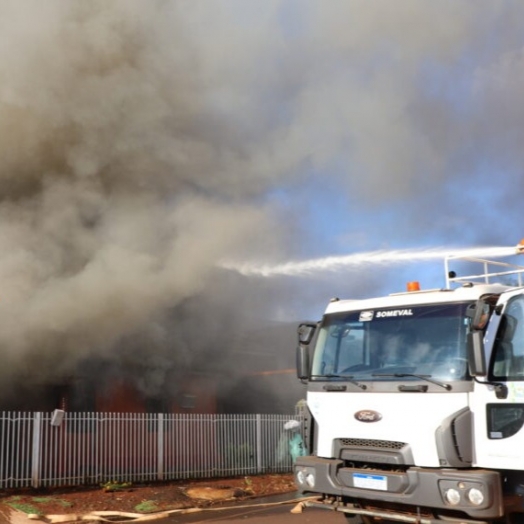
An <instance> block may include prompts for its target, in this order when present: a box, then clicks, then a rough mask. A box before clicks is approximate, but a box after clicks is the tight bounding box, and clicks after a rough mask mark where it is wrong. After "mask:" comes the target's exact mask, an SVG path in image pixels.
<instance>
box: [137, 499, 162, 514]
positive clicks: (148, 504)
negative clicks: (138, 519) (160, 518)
mask: <svg viewBox="0 0 524 524" xmlns="http://www.w3.org/2000/svg"><path fill="white" fill-rule="evenodd" d="M157 510H158V506H157V505H156V502H155V501H154V500H144V502H141V503H140V504H137V505H136V506H135V511H138V512H139V513H151V512H153V511H157Z"/></svg>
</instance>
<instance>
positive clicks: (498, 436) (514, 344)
mask: <svg viewBox="0 0 524 524" xmlns="http://www.w3.org/2000/svg"><path fill="white" fill-rule="evenodd" d="M494 315H500V318H499V319H496V323H498V326H497V329H496V332H495V333H494V334H493V333H492V334H491V336H492V337H493V342H492V344H491V343H490V341H489V340H488V339H489V337H486V343H487V345H486V347H487V349H488V358H489V365H488V377H487V379H479V381H477V382H476V384H475V389H474V392H473V393H472V394H471V408H472V410H473V412H474V427H475V439H474V440H475V443H476V444H475V448H476V449H475V451H476V453H475V465H476V466H479V467H484V468H494V469H508V470H524V453H523V452H522V449H523V448H524V293H523V292H522V290H520V291H514V292H510V293H506V294H503V295H502V296H501V297H500V299H499V304H498V306H497V312H496V313H494ZM490 347H491V348H492V351H489V349H490Z"/></svg>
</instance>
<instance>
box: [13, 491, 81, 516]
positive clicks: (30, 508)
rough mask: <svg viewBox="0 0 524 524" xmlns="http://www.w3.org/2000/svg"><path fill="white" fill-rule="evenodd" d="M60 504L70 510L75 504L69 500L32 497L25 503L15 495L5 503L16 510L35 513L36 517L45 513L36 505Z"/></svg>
mask: <svg viewBox="0 0 524 524" xmlns="http://www.w3.org/2000/svg"><path fill="white" fill-rule="evenodd" d="M51 503H52V504H59V505H60V506H62V507H64V508H69V507H71V506H72V505H73V504H72V502H69V501H67V500H62V499H56V498H54V497H31V499H30V501H24V498H23V497H21V496H20V495H13V496H12V497H10V498H8V499H7V500H6V501H5V504H7V505H8V506H11V507H12V508H14V509H17V510H19V511H23V512H24V513H28V514H30V513H33V514H35V515H42V514H43V511H42V510H41V509H40V508H38V507H37V506H36V505H35V504H51Z"/></svg>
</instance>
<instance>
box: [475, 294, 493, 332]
mask: <svg viewBox="0 0 524 524" xmlns="http://www.w3.org/2000/svg"><path fill="white" fill-rule="evenodd" d="M490 313H491V308H490V306H489V304H488V303H486V302H484V301H483V300H482V299H481V300H478V301H477V304H476V305H475V309H474V310H473V317H472V319H471V329H472V330H473V331H483V330H484V329H485V328H486V326H487V325H488V320H489V315H490Z"/></svg>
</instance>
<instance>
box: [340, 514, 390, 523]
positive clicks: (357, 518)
mask: <svg viewBox="0 0 524 524" xmlns="http://www.w3.org/2000/svg"><path fill="white" fill-rule="evenodd" d="M344 517H346V523H347V524H373V523H372V521H371V519H370V518H368V517H362V516H361V515H350V514H349V513H344ZM382 522H384V521H382ZM385 524H387V523H385Z"/></svg>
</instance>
